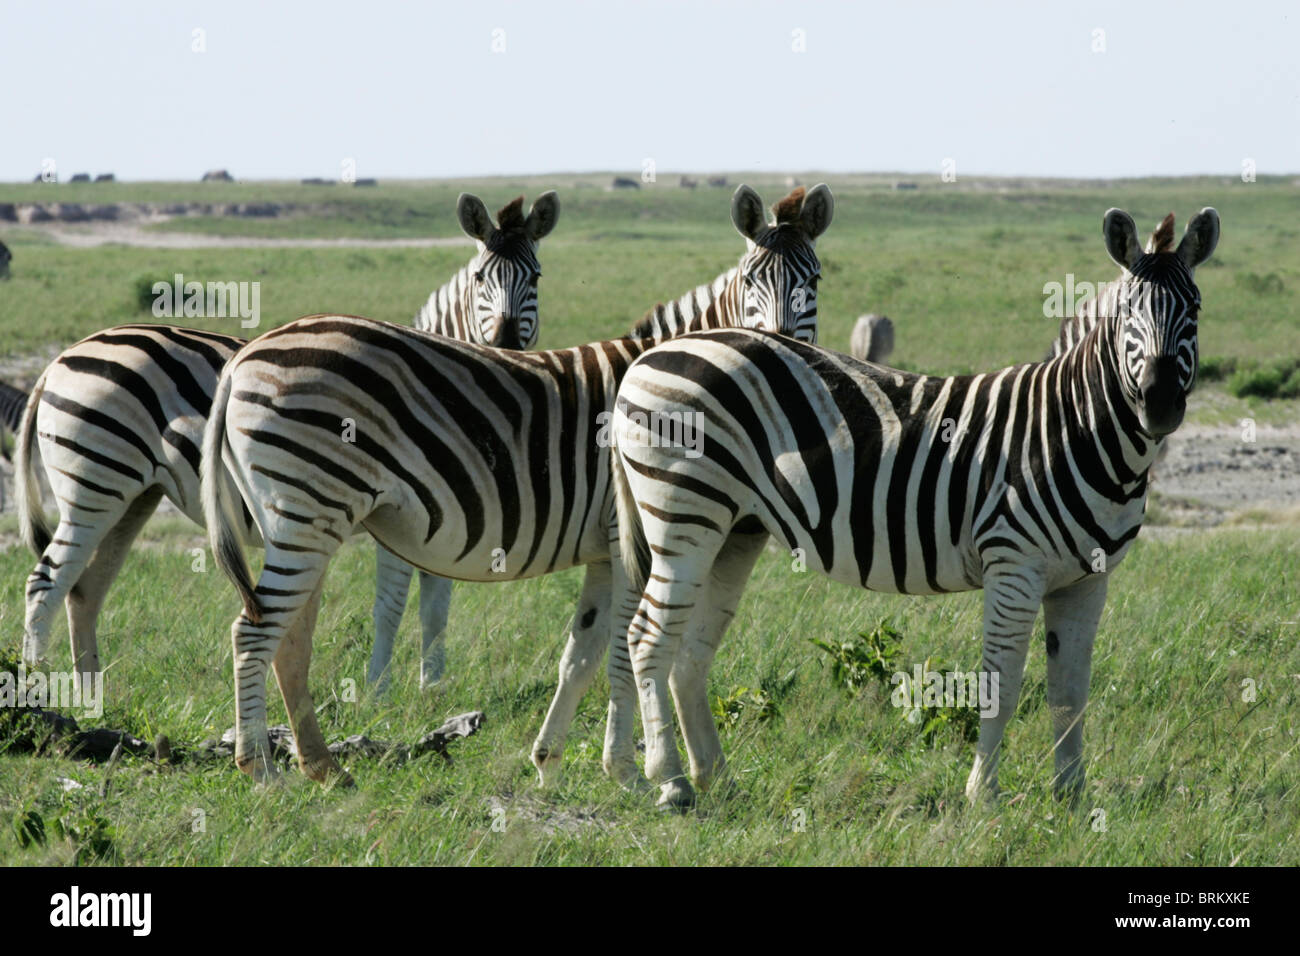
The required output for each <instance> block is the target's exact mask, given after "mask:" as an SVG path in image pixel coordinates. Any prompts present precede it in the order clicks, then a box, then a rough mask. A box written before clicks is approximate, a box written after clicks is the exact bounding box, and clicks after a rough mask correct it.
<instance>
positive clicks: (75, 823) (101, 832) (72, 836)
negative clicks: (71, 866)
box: [51, 807, 117, 866]
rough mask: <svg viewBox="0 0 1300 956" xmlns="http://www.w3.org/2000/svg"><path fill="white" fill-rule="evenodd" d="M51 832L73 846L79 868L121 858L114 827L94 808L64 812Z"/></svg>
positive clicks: (71, 809)
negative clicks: (118, 856)
mask: <svg viewBox="0 0 1300 956" xmlns="http://www.w3.org/2000/svg"><path fill="white" fill-rule="evenodd" d="M51 829H52V830H53V831H54V834H55V836H57V837H58V838H59V839H61V840H66V841H68V842H69V843H70V844H72V848H73V852H74V853H75V854H76V859H77V865H78V866H84V865H86V864H87V863H93V862H96V861H102V862H113V861H115V860H116V859H117V847H116V845H115V844H114V842H113V825H112V824H111V823H109V822H108V819H107V818H106V817H104V816H103V815H101V814H100V813H99V812H98V811H97V810H96V809H94V808H92V807H84V808H80V809H73V808H68V809H66V810H64V811H63V812H62V813H60V814H59V816H57V817H55V818H54V821H53V823H52V824H51Z"/></svg>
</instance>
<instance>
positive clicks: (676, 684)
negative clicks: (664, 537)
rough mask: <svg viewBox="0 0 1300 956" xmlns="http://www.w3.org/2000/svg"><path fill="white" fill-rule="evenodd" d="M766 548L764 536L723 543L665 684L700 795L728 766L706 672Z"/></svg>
mask: <svg viewBox="0 0 1300 956" xmlns="http://www.w3.org/2000/svg"><path fill="white" fill-rule="evenodd" d="M766 542H767V533H766V532H763V533H760V534H736V533H733V534H732V535H731V536H730V537H728V538H727V542H726V544H724V545H723V547H722V551H721V552H719V554H718V558H717V560H716V561H715V562H714V565H713V573H712V575H711V576H710V581H709V587H708V591H707V594H706V595H705V597H704V599H703V600H701V601H700V606H699V607H697V608H696V610H695V614H694V616H693V618H692V620H691V627H690V630H689V631H688V632H687V634H686V637H685V639H684V640H683V642H682V646H681V648H680V649H679V650H678V652H677V660H676V661H674V663H673V669H672V673H671V675H670V676H669V678H668V683H669V686H670V687H671V689H672V692H673V700H674V701H675V702H676V705H677V716H678V718H679V719H680V721H681V729H682V737H683V739H684V740H685V741H686V754H687V757H688V758H689V760H690V765H691V780H692V781H693V782H694V784H695V786H696V787H697V788H699V789H700V790H707V789H708V788H709V787H710V786H711V785H712V784H713V782H714V781H715V780H716V779H717V778H718V777H719V775H720V774H721V773H722V771H723V768H724V766H725V761H726V758H725V757H724V755H723V753H722V741H721V740H720V739H719V737H718V727H717V724H716V723H715V722H714V720H713V711H712V710H711V709H710V708H709V696H708V678H709V668H710V667H712V665H713V657H714V655H715V654H716V653H717V652H718V644H719V643H720V642H721V641H722V637H723V635H724V634H726V632H727V627H728V626H729V625H730V624H731V621H732V618H734V617H735V616H736V606H737V605H738V604H739V603H740V596H741V594H742V593H744V590H745V585H746V584H747V583H749V575H750V573H751V572H752V571H753V570H754V563H755V562H756V561H757V560H758V556H759V555H760V554H761V553H762V551H763V545H764V544H765V543H766Z"/></svg>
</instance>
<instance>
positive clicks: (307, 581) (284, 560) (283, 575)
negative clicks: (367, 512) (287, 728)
mask: <svg viewBox="0 0 1300 956" xmlns="http://www.w3.org/2000/svg"><path fill="white" fill-rule="evenodd" d="M267 537H268V544H267V549H266V563H265V564H264V565H263V567H262V573H261V575H260V576H259V577H258V579H257V589H256V593H257V594H258V596H259V599H260V601H261V603H262V620H261V621H260V622H259V623H254V622H253V621H251V620H250V619H249V617H248V614H247V610H245V611H241V612H240V614H239V617H237V618H235V622H234V624H232V625H231V629H230V633H231V640H232V642H233V644H234V654H235V661H234V670H235V764H236V765H237V766H238V767H239V769H240V770H242V771H244V773H247V774H249V775H250V776H251V777H252V778H253V779H254V780H256V781H257V782H258V783H265V782H268V781H270V780H272V779H274V778H275V777H276V776H278V773H277V771H276V769H275V764H274V763H273V762H272V760H271V752H270V741H269V739H268V738H267V727H266V670H267V666H268V665H269V664H270V663H271V662H272V661H273V660H275V658H276V655H277V652H278V651H279V649H280V643H281V641H282V640H283V639H284V638H285V637H286V635H287V634H288V633H289V631H290V630H291V629H292V628H293V626H294V624H295V623H297V621H298V618H299V616H300V615H301V613H302V611H303V609H304V608H306V607H307V605H308V604H309V603H310V602H311V601H312V600H313V595H315V594H316V593H317V590H318V588H319V587H320V584H321V581H322V579H323V578H324V576H325V568H326V566H327V565H328V563H329V559H330V556H331V554H332V552H331V553H325V552H324V551H319V550H308V549H306V548H303V549H301V550H292V551H286V550H283V549H281V548H279V547H278V546H277V545H276V544H274V541H275V540H276V539H275V538H274V537H273V536H272V535H271V534H268V535H267ZM312 623H314V622H312ZM303 638H304V639H303V640H298V639H296V638H295V641H294V644H293V647H292V648H291V649H290V650H289V652H288V657H287V658H286V660H285V662H284V664H283V665H282V666H283V669H284V670H285V672H286V674H287V675H288V674H292V675H294V678H295V679H300V680H301V686H302V689H303V692H304V693H305V688H306V664H307V662H308V661H309V660H310V657H311V635H310V634H306V635H304V636H303ZM279 671H280V668H279V667H277V676H278V674H279ZM299 686H300V685H299V684H297V683H293V684H291V687H292V690H293V694H294V696H293V698H292V699H289V698H288V697H287V696H286V700H285V706H286V708H288V711H289V718H290V720H294V719H303V720H305V719H306V718H305V715H303V714H302V713H301V710H300V708H299V707H296V706H295V705H298V704H299V703H300V701H301V697H300V696H299V691H298V688H299ZM314 723H315V721H314V719H313V720H312V725H313V726H314ZM304 731H305V733H304V734H303V736H298V735H297V734H295V739H296V740H297V742H298V747H299V752H300V753H301V752H304V747H305V748H307V750H308V751H309V752H310V753H311V754H312V757H313V759H318V758H319V754H318V753H317V752H316V749H315V748H316V747H317V741H316V740H315V739H313V738H311V737H310V731H311V728H310V727H307V726H304ZM319 734H320V729H319V728H318V727H317V728H316V735H317V736H319ZM321 744H322V745H323V741H321ZM304 769H305V768H304Z"/></svg>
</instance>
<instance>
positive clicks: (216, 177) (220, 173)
mask: <svg viewBox="0 0 1300 956" xmlns="http://www.w3.org/2000/svg"><path fill="white" fill-rule="evenodd" d="M202 181H203V182H205V183H233V182H234V181H235V177H234V176H232V175H230V173H228V172H226V171H225V170H224V169H209V170H208V171H207V172H206V173H204V174H203V180H202Z"/></svg>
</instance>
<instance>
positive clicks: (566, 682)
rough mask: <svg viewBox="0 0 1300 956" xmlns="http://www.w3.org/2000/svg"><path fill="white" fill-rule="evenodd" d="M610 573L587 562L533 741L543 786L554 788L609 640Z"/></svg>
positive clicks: (607, 568) (600, 564)
mask: <svg viewBox="0 0 1300 956" xmlns="http://www.w3.org/2000/svg"><path fill="white" fill-rule="evenodd" d="M610 574H611V569H610V564H609V562H607V561H599V562H596V563H594V564H589V565H587V573H586V577H585V578H584V579H583V582H582V594H581V596H580V597H579V598H578V610H577V613H576V614H575V615H574V617H573V626H572V628H571V629H570V631H569V639H568V641H567V642H566V643H565V645H564V654H563V655H562V656H561V657H560V682H559V685H558V686H557V687H556V688H555V696H554V697H553V698H552V699H551V706H550V709H549V710H547V712H546V720H545V721H543V722H542V729H541V730H540V731H539V732H538V734H537V740H536V741H535V742H534V743H533V766H535V767H536V768H537V775H538V777H539V778H540V783H541V786H543V787H553V786H555V785H556V784H557V783H558V782H559V779H560V766H561V762H562V761H563V759H564V739H565V737H566V736H568V733H569V724H570V723H572V722H573V715H574V714H575V713H577V710H578V702H579V701H580V700H582V695H583V694H585V693H586V692H587V688H588V687H590V686H591V679H592V678H593V677H594V676H595V675H596V668H597V667H598V666H600V660H601V657H602V656H603V655H604V653H605V644H606V642H607V641H608V640H609V599H610ZM606 769H607V770H608V768H606ZM634 769H635V764H634Z"/></svg>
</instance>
